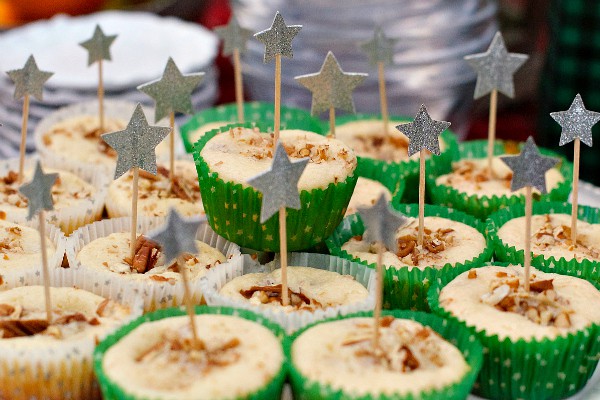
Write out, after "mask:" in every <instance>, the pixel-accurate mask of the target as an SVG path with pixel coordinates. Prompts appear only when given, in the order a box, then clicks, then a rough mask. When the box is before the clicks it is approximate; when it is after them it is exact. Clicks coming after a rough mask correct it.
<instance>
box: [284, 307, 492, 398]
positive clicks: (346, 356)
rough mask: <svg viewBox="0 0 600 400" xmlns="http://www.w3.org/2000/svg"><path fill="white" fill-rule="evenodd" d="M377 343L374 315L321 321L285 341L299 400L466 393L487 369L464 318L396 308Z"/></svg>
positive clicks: (383, 323) (457, 395)
mask: <svg viewBox="0 0 600 400" xmlns="http://www.w3.org/2000/svg"><path fill="white" fill-rule="evenodd" d="M380 324H381V325H380V328H379V329H380V345H379V348H378V349H375V348H373V341H372V338H373V318H368V314H359V315H352V316H348V317H346V318H344V319H337V320H329V321H323V322H319V323H317V324H315V325H312V326H310V327H308V328H306V329H304V330H302V331H300V332H298V333H296V334H295V335H294V336H293V337H291V338H289V339H286V342H285V350H286V353H287V355H288V358H289V359H290V376H291V382H292V388H293V391H294V395H295V396H296V397H297V398H310V399H326V398H348V399H359V398H360V399H392V398H393V399H414V398H419V399H442V398H443V399H449V398H453V399H460V398H463V399H464V398H466V397H467V395H468V393H469V391H470V388H471V387H472V385H473V383H474V381H475V377H476V376H477V372H478V371H479V368H480V367H481V352H482V349H481V345H480V344H479V343H478V342H477V341H476V340H475V339H474V337H473V335H472V334H471V333H470V332H469V331H468V330H467V329H466V328H464V327H463V326H461V325H460V324H458V323H455V322H453V323H448V322H447V321H444V320H442V319H441V318H438V317H435V316H433V315H429V314H424V313H417V312H406V311H404V312H403V311H393V312H391V313H390V312H384V316H383V317H382V319H381V320H380Z"/></svg>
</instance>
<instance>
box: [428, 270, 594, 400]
mask: <svg viewBox="0 0 600 400" xmlns="http://www.w3.org/2000/svg"><path fill="white" fill-rule="evenodd" d="M523 281H524V270H523V268H522V267H520V266H508V267H504V266H494V265H492V266H487V267H481V268H476V269H472V270H469V271H465V272H464V273H462V274H461V275H459V276H458V277H456V278H454V279H450V278H446V277H442V278H441V279H440V280H439V281H438V282H436V285H434V286H433V287H432V288H431V290H430V292H429V301H430V304H431V308H432V310H433V311H434V312H435V313H436V314H439V315H442V316H444V317H447V318H450V319H452V320H457V321H460V322H462V323H464V324H466V325H467V326H468V327H469V328H470V329H471V330H472V331H473V332H475V333H476V335H477V337H478V338H479V340H480V341H481V343H482V344H483V346H484V349H485V350H484V362H483V368H482V370H481V372H480V374H479V378H478V385H476V387H477V388H478V389H477V393H478V394H480V395H482V396H484V397H486V398H501V399H529V398H531V399H533V398H535V399H542V398H544V399H548V398H565V397H568V396H570V395H572V394H574V393H576V392H577V391H578V390H579V389H581V388H582V387H583V386H584V385H585V383H586V382H587V381H588V379H589V378H590V376H591V375H592V373H593V372H594V370H595V368H596V365H597V363H598V357H599V356H600V339H598V338H599V336H598V334H599V333H600V326H599V324H600V308H599V307H593V306H591V305H593V304H600V291H599V290H598V288H597V287H594V286H593V285H592V284H590V283H589V282H587V281H585V280H582V279H578V278H575V277H570V276H566V275H558V274H551V273H544V272H542V271H538V270H536V269H535V268H532V269H531V280H530V291H529V292H527V291H525V289H524V285H523Z"/></svg>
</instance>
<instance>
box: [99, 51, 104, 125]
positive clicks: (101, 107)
mask: <svg viewBox="0 0 600 400" xmlns="http://www.w3.org/2000/svg"><path fill="white" fill-rule="evenodd" d="M102 75H103V74H102V58H101V59H100V60H98V117H99V118H100V132H101V133H104V78H103V77H102Z"/></svg>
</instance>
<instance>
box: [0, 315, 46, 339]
mask: <svg viewBox="0 0 600 400" xmlns="http://www.w3.org/2000/svg"><path fill="white" fill-rule="evenodd" d="M47 328H48V321H45V320H41V319H30V320H6V321H0V337H1V338H4V339H9V338H14V337H23V336H33V335H37V334H38V333H42V332H44V331H45V330H46V329H47Z"/></svg>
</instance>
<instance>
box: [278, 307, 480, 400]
mask: <svg viewBox="0 0 600 400" xmlns="http://www.w3.org/2000/svg"><path fill="white" fill-rule="evenodd" d="M382 314H383V315H392V316H394V317H395V318H403V319H411V320H413V321H416V322H419V323H421V324H423V325H426V326H429V327H430V328H431V329H433V330H435V331H436V332H437V333H438V334H440V335H441V336H442V337H444V338H445V339H446V340H447V341H449V342H450V343H452V344H453V345H454V346H456V347H458V349H459V350H460V351H461V353H462V354H463V357H464V358H465V360H466V362H467V364H468V365H469V367H470V368H471V369H470V370H469V371H468V372H467V373H466V374H465V376H464V377H463V379H462V380H461V381H460V382H456V383H454V384H451V385H448V386H446V387H444V388H441V389H434V390H430V391H425V392H422V393H419V394H418V395H413V394H410V393H409V394H404V395H385V394H380V395H379V396H372V395H364V396H355V395H353V394H351V393H346V392H344V391H343V390H342V389H336V388H333V387H331V386H330V385H328V384H326V383H322V382H317V381H312V380H309V379H308V378H306V377H304V376H303V375H302V373H301V372H300V371H299V370H298V369H297V368H296V367H295V366H294V363H293V360H292V345H293V342H294V340H296V339H297V338H298V336H300V335H301V334H302V333H304V332H305V331H306V330H308V329H310V328H311V327H313V326H315V325H318V324H322V323H327V322H328V321H336V320H340V319H346V318H355V317H372V315H373V314H372V313H370V312H361V313H356V314H351V315H347V316H345V317H338V318H332V319H329V320H324V321H320V322H317V323H315V324H312V325H309V326H307V327H306V328H304V329H302V330H300V331H298V332H296V333H295V334H294V335H292V336H288V337H287V338H286V339H285V340H284V342H283V348H284V352H285V354H286V358H287V359H288V363H289V366H288V369H289V374H290V381H291V384H292V390H293V392H294V398H295V399H297V400H305V399H306V400H316V399H331V400H338V399H356V400H359V399H360V400H370V399H378V400H388V399H390V400H391V399H395V400H416V399H420V400H430V399H431V400H437V399H465V398H466V397H467V396H468V394H469V392H470V391H471V388H472V386H473V384H474V382H475V378H476V377H477V373H478V372H479V370H480V369H481V365H482V346H481V344H480V343H479V342H478V341H477V339H476V338H475V335H474V334H473V333H471V332H470V331H469V330H468V329H466V328H465V327H464V325H463V324H460V323H458V322H455V321H447V320H444V319H442V318H439V317H437V316H435V315H432V314H426V313H423V312H418V311H416V312H415V311H401V310H393V311H383V312H382Z"/></svg>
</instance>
